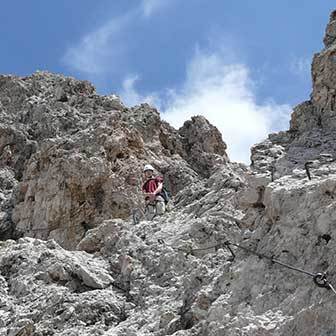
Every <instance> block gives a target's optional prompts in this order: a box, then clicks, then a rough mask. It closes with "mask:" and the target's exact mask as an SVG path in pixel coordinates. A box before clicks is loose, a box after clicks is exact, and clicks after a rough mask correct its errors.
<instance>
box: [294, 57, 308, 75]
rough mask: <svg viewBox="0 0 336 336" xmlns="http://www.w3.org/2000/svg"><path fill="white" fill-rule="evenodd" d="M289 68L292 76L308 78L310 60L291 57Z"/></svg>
mask: <svg viewBox="0 0 336 336" xmlns="http://www.w3.org/2000/svg"><path fill="white" fill-rule="evenodd" d="M289 68H290V70H291V72H292V73H293V74H294V75H297V76H300V77H304V78H306V77H308V76H310V68H311V58H310V57H296V56H293V57H292V60H291V63H290V65H289Z"/></svg>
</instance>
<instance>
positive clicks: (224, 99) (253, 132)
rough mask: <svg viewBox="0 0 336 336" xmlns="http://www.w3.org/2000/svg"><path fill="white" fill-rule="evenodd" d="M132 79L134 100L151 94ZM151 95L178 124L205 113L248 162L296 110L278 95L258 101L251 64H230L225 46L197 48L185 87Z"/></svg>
mask: <svg viewBox="0 0 336 336" xmlns="http://www.w3.org/2000/svg"><path fill="white" fill-rule="evenodd" d="M130 83H131V84H132V85H130V86H129V88H131V89H132V90H130V92H131V93H132V97H133V98H134V99H133V102H134V103H136V104H138V103H140V102H141V99H144V98H145V97H143V96H141V95H140V94H138V93H136V90H135V88H134V85H133V84H134V81H133V82H130ZM122 96H123V95H122ZM150 97H155V99H153V100H152V101H154V102H156V103H157V104H158V105H159V106H160V105H161V106H165V108H164V109H163V110H162V117H163V119H165V120H166V121H168V122H169V123H170V124H171V125H173V126H174V127H176V128H179V127H181V126H182V125H183V123H184V122H185V121H186V120H188V119H190V118H191V117H192V116H194V115H203V116H205V117H206V118H207V119H208V120H209V121H210V122H211V123H212V124H214V125H215V126H216V127H217V128H218V129H219V130H220V132H221V133H222V136H223V139H224V141H225V142H226V143H227V145H228V152H229V156H230V158H231V160H233V161H242V162H245V163H249V162H250V161H249V157H250V147H251V146H252V145H253V144H255V143H257V142H259V141H261V140H262V139H264V138H266V137H267V135H268V134H269V133H271V132H274V131H278V130H284V129H287V128H288V121H289V116H290V111H291V108H290V106H288V105H277V104H276V103H275V102H272V101H268V102H264V103H263V104H258V103H257V102H256V93H255V85H254V82H253V81H252V79H251V76H250V72H249V69H248V67H247V66H246V65H244V64H240V63H238V62H237V63H235V64H227V63H226V57H225V53H224V52H223V51H221V50H215V51H212V52H204V51H200V50H197V51H196V52H195V55H194V57H193V59H192V60H191V62H190V63H189V64H188V65H187V69H186V79H185V82H184V85H183V89H182V90H181V91H180V92H174V91H172V90H170V93H169V94H166V93H161V94H159V93H156V94H151V95H150ZM145 99H147V101H148V97H147V98H145ZM128 101H131V99H129V98H128Z"/></svg>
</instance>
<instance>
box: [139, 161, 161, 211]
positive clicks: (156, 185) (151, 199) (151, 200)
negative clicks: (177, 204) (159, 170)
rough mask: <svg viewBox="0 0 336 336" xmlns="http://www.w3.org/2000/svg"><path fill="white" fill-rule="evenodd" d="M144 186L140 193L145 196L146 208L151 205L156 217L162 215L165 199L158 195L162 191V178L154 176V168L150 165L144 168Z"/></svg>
mask: <svg viewBox="0 0 336 336" xmlns="http://www.w3.org/2000/svg"><path fill="white" fill-rule="evenodd" d="M143 172H144V181H145V182H144V184H143V185H142V192H143V193H144V195H145V202H146V206H148V205H153V206H155V208H156V215H163V214H164V213H165V211H166V204H165V199H164V198H163V197H162V196H161V195H160V193H161V192H162V189H163V177H162V176H156V177H155V176H154V168H153V167H152V166H151V165H150V164H146V165H145V167H144V170H143Z"/></svg>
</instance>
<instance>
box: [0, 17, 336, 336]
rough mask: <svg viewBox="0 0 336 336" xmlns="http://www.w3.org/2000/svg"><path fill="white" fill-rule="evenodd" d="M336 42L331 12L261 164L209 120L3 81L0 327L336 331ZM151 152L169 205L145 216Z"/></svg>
mask: <svg viewBox="0 0 336 336" xmlns="http://www.w3.org/2000/svg"><path fill="white" fill-rule="evenodd" d="M335 38H336V34H335V13H332V14H331V17H330V23H329V24H328V26H327V29H326V36H325V39H324V42H325V49H324V50H322V51H321V52H320V53H319V54H317V55H315V56H314V60H313V66H312V74H313V93H312V96H311V100H310V101H308V102H304V103H302V104H300V105H299V106H297V107H296V108H294V111H293V114H292V119H291V124H290V128H289V130H288V131H286V130H284V131H283V132H280V133H277V134H271V135H269V137H268V139H266V140H264V141H263V142H261V143H259V144H256V145H255V146H253V147H252V149H251V166H250V167H247V166H245V165H244V164H240V163H232V162H230V161H229V159H228V157H227V154H226V145H225V143H224V142H223V140H222V139H221V135H220V133H219V132H218V130H217V129H216V128H215V127H214V126H212V125H211V124H210V123H209V122H208V121H207V120H206V119H205V118H204V117H200V116H198V117H193V118H192V119H191V120H189V121H187V122H186V123H185V124H184V126H183V127H181V129H179V130H175V129H174V128H172V127H171V126H170V125H168V124H167V123H166V122H164V121H162V120H161V117H160V114H159V113H158V111H157V110H155V109H154V108H153V107H151V106H149V105H147V104H143V105H141V106H135V107H132V108H127V107H125V106H124V105H123V103H122V102H121V101H120V99H119V98H118V97H117V96H115V95H110V96H99V95H98V94H97V93H96V92H95V89H94V88H93V87H92V85H91V84H90V83H88V82H83V81H77V80H75V79H72V78H66V77H63V76H61V75H54V74H50V73H44V72H43V73H36V74H34V75H32V76H30V77H26V78H19V77H12V76H2V77H1V78H0V116H1V120H0V235H1V239H2V242H0V283H1V287H0V335H10V336H18V335H20V336H24V335H25V336H44V335H61V336H65V335H88V336H89V335H90V336H93V335H106V336H125V335H127V336H140V335H143V336H146V335H154V336H164V335H175V336H240V335H244V336H269V335H278V336H285V335H286V336H288V335H293V336H297V335H304V336H307V335H316V336H322V335H329V336H331V335H336V308H335V307H336V295H335V294H334V292H333V291H332V290H331V289H330V288H329V289H327V288H323V287H318V286H316V284H315V283H314V281H313V276H312V275H314V274H316V273H320V272H321V273H324V272H326V279H327V281H329V282H330V284H331V285H333V286H334V287H336V258H335V253H334V251H335V248H336V243H335V239H336V237H335V232H336V227H335V223H336V215H335V210H336V209H335V207H336V203H335V197H336V162H335V158H336V152H335V151H336V147H335V143H336V142H335V140H336V138H335V125H336V124H335V113H336V112H335V110H334V100H335V92H336V91H335V90H336V83H334V79H333V78H334V77H335V76H334V75H335V73H336V66H335V64H336V63H335V62H334V60H333V58H334V56H333V53H334V49H335V41H336V40H335ZM334 63H335V64H334ZM145 163H150V164H152V165H153V166H154V167H155V168H156V169H157V170H158V172H159V173H160V174H162V175H163V176H164V178H165V181H166V184H167V186H168V188H169V189H170V190H171V192H172V194H173V201H172V203H173V208H172V210H171V211H170V212H167V213H165V214H164V215H163V216H162V217H155V218H154V219H153V220H152V221H147V220H145V218H144V217H142V218H141V221H140V222H139V223H137V224H136V223H134V222H133V217H132V214H134V211H135V209H137V210H136V211H137V214H138V215H139V214H140V217H141V209H143V206H144V204H143V199H142V196H141V192H140V186H141V174H142V167H143V165H144V164H145ZM20 237H21V238H20ZM227 242H231V243H233V244H231V245H229V246H230V247H231V250H232V252H233V253H234V255H232V252H231V251H230V250H229V249H228V247H227ZM237 244H238V245H239V246H240V247H245V248H247V249H248V250H246V249H242V248H240V247H238V245H237ZM252 252H256V253H257V254H258V255H259V256H258V255H255V254H254V253H252ZM272 258H273V260H276V261H279V262H280V263H283V264H285V265H290V266H293V267H294V269H290V268H289V267H285V266H284V265H280V264H279V263H275V262H272ZM298 269H299V270H303V271H304V272H306V273H304V272H300V271H298Z"/></svg>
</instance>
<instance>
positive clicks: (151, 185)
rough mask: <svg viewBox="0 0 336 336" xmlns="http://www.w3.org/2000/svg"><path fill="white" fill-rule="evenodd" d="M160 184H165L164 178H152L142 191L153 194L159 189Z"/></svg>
mask: <svg viewBox="0 0 336 336" xmlns="http://www.w3.org/2000/svg"><path fill="white" fill-rule="evenodd" d="M159 183H163V178H162V176H156V177H152V178H150V179H149V180H147V181H146V182H145V183H144V184H143V186H142V191H143V192H145V193H153V192H154V191H155V190H156V189H157V187H158V185H159Z"/></svg>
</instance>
